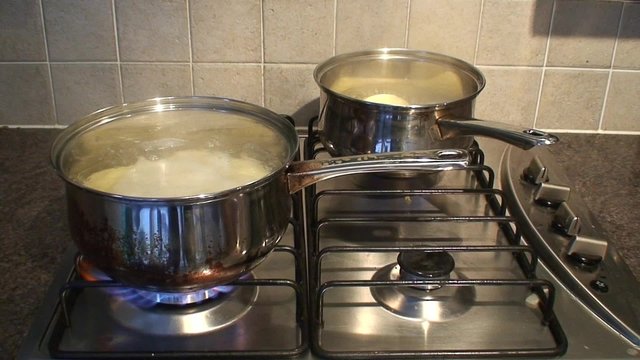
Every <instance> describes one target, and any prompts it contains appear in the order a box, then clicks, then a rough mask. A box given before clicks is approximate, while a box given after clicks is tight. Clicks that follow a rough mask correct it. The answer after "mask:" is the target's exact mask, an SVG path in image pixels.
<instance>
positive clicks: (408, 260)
mask: <svg viewBox="0 0 640 360" xmlns="http://www.w3.org/2000/svg"><path fill="white" fill-rule="evenodd" d="M454 266H455V262H454V260H453V257H452V256H451V255H450V254H449V253H447V252H429V251H407V252H401V253H400V254H399V255H398V263H397V264H389V265H387V266H385V267H383V268H381V269H380V270H378V271H377V272H376V273H375V274H374V275H373V278H372V280H374V281H389V280H390V281H411V280H447V279H453V280H457V279H466V278H465V277H464V276H462V275H461V274H459V273H457V272H456V271H454V270H453V268H454ZM371 294H372V295H373V298H374V299H375V300H376V301H377V302H378V303H379V304H380V305H382V307H384V308H385V309H387V310H388V311H390V312H392V313H393V314H395V315H398V316H401V317H404V318H409V319H412V320H419V321H425V320H426V321H430V322H445V321H448V320H452V319H455V318H457V317H459V316H461V315H463V314H464V313H466V312H467V311H468V310H469V309H471V307H472V306H473V305H474V303H475V298H476V292H475V288H473V287H471V286H461V287H457V286H443V285H440V284H433V285H431V284H429V285H416V286H382V287H372V288H371Z"/></svg>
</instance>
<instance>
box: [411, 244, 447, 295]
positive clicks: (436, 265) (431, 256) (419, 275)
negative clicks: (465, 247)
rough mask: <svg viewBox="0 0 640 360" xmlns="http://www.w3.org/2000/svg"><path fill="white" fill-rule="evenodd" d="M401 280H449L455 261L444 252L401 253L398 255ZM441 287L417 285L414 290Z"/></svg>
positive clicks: (439, 286)
mask: <svg viewBox="0 0 640 360" xmlns="http://www.w3.org/2000/svg"><path fill="white" fill-rule="evenodd" d="M398 265H399V266H400V279H401V280H429V279H431V280H435V279H441V280H445V279H449V275H450V274H451V272H452V271H453V268H454V267H455V261H454V260H453V256H451V255H450V254H449V253H448V252H446V251H437V252H432V251H403V252H401V253H400V254H399V255H398ZM441 287H442V285H438V284H434V285H419V286H414V288H418V289H422V290H426V291H431V290H436V289H439V288H441Z"/></svg>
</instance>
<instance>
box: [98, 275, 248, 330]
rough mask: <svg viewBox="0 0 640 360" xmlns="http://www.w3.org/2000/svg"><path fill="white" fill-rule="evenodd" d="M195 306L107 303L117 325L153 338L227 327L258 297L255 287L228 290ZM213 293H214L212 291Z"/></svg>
mask: <svg viewBox="0 0 640 360" xmlns="http://www.w3.org/2000/svg"><path fill="white" fill-rule="evenodd" d="M230 288H231V289H232V291H230V292H228V293H222V292H218V293H217V294H216V297H215V298H209V299H207V300H206V301H202V302H199V303H195V304H188V305H167V304H157V305H155V306H153V307H147V308H145V307H140V306H138V305H137V304H136V303H133V302H131V301H127V300H126V299H123V298H121V297H113V298H112V299H111V304H110V307H111V311H112V316H113V318H114V319H115V320H116V321H117V322H118V323H120V324H121V325H123V326H125V327H127V328H129V329H133V330H137V331H140V332H141V333H144V334H154V335H183V334H202V333H206V332H210V331H213V330H217V329H220V328H222V327H224V326H227V325H230V324H232V323H233V322H235V321H236V320H238V319H240V318H242V316H243V315H245V314H246V313H247V312H248V311H249V310H250V309H251V307H252V306H253V304H254V302H255V301H256V298H257V297H258V288H257V287H255V286H235V287H230ZM214 291H215V290H214Z"/></svg>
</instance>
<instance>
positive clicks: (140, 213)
mask: <svg viewBox="0 0 640 360" xmlns="http://www.w3.org/2000/svg"><path fill="white" fill-rule="evenodd" d="M218 152H219V153H218ZM210 153H215V154H217V155H216V156H219V157H221V158H224V159H227V160H228V159H236V160H233V161H232V162H231V163H230V164H229V163H223V162H221V163H212V165H210V166H209V165H207V166H205V168H199V167H189V166H190V165H189V164H188V163H189V162H190V161H192V160H193V159H195V157H196V155H195V154H200V155H198V156H202V154H210ZM297 153H298V137H297V134H296V132H295V128H294V127H293V125H291V124H290V123H289V122H288V121H287V120H286V119H285V118H283V117H282V116H280V115H277V114H275V113H273V112H271V111H269V110H267V109H264V108H262V107H259V106H256V105H251V104H247V103H244V102H239V101H234V100H230V99H223V98H209V97H206V98H205V97H186V98H158V99H152V100H147V101H143V102H139V103H134V104H127V105H122V106H115V107H112V108H108V109H105V110H101V111H99V112H96V113H94V114H91V115H89V116H88V117H86V118H85V119H83V120H81V121H80V122H77V123H75V124H73V125H71V126H70V127H68V128H67V129H65V130H64V131H63V132H62V133H61V134H60V135H59V136H58V138H57V139H56V141H55V142H54V144H53V146H52V152H51V160H52V163H53V166H54V168H55V169H56V171H57V172H58V173H59V175H60V176H61V177H62V178H63V179H64V180H65V184H66V195H67V202H68V217H69V225H70V231H71V235H72V238H73V240H74V242H75V243H76V245H77V247H78V249H79V251H80V252H81V253H82V254H83V256H84V257H85V258H86V259H87V260H88V261H89V262H90V263H92V264H93V265H95V266H96V267H98V268H99V269H100V270H102V271H103V272H105V273H106V274H108V275H110V276H111V277H113V278H114V279H116V280H118V281H120V282H122V283H124V284H126V285H129V286H133V287H138V288H145V289H150V290H162V291H187V290H195V289H200V288H206V287H212V286H215V285H218V284H224V283H228V282H230V281H232V280H234V279H237V278H238V277H240V276H241V275H243V274H245V273H246V272H248V271H250V270H251V269H252V268H253V267H255V266H256V265H257V264H259V263H260V261H262V260H263V259H264V257H265V256H266V255H267V254H268V253H269V252H270V251H271V250H272V249H273V248H274V247H275V245H276V244H277V243H278V241H279V239H280V238H281V236H282V235H283V233H284V232H285V230H286V228H287V224H288V220H289V217H290V214H291V196H290V194H292V193H294V192H296V191H298V190H300V189H301V188H303V187H304V186H307V185H310V184H313V183H315V182H317V181H320V180H323V179H327V178H330V177H334V176H340V175H346V174H351V173H355V172H358V173H359V172H376V171H382V170H387V171H388V170H392V169H398V170H427V171H437V170H444V169H450V168H462V167H465V166H466V165H467V164H468V161H469V155H468V153H467V152H466V151H464V150H433V151H422V152H414V153H403V154H399V153H394V154H385V155H384V156H352V157H345V158H332V159H329V160H312V161H301V162H294V161H293V159H294V157H295V156H296V154H297ZM185 154H186V155H185ZM172 158H174V159H180V160H179V161H178V162H177V163H169V162H168V160H167V159H172ZM207 159H208V158H207ZM248 159H254V160H255V161H257V163H258V164H260V166H262V165H264V166H268V170H267V171H266V173H265V174H264V175H263V176H260V177H259V178H257V179H254V180H251V181H248V182H247V183H237V184H235V185H232V186H231V187H228V188H226V189H224V188H223V189H221V188H220V186H221V185H220V184H221V183H223V182H224V181H227V180H228V179H224V178H220V177H217V176H215V175H216V174H217V173H223V167H224V168H225V169H229V168H230V169H233V170H237V171H238V172H242V171H245V170H246V169H242V167H243V166H245V165H242V164H244V163H246V162H247V161H249V160H248ZM165 160H167V161H165ZM210 160H211V159H208V160H207V161H210ZM185 163H186V164H185ZM140 164H142V165H144V166H142V165H140ZM138 165H140V166H138ZM145 169H153V171H150V172H148V173H145V171H146V170H145ZM172 169H174V170H175V169H187V170H183V171H182V172H181V173H179V174H175V173H171V171H172ZM200 170H202V171H200ZM263 170H264V169H263ZM200 172H203V173H206V174H208V175H207V176H210V184H211V188H210V189H217V190H211V191H208V190H207V189H209V187H208V186H209V179H205V181H204V182H203V181H202V178H201V174H199V173H200ZM123 174H125V175H123ZM212 174H213V175H212ZM165 175H166V176H165ZM127 176H129V177H132V178H133V179H134V180H135V181H134V182H133V185H135V186H136V191H137V192H132V193H128V191H129V190H127V188H126V187H124V188H118V187H117V186H116V185H117V184H119V183H120V182H122V181H123V180H122V179H125V178H126V177H127ZM176 179H177V182H176ZM171 181H173V183H171ZM198 182H199V184H196V183H198ZM89 184H90V185H89ZM96 184H101V185H100V186H112V187H98V185H96ZM167 184H170V186H167ZM140 185H142V186H140ZM196 185H198V186H200V187H199V188H197V187H196ZM203 185H204V186H205V187H204V188H202V186H203ZM105 189H106V190H105ZM109 189H118V190H113V191H110V190H109ZM131 191H133V190H131Z"/></svg>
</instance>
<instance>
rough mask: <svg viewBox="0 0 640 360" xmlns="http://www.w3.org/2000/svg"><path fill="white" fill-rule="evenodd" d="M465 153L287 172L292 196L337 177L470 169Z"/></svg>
mask: <svg viewBox="0 0 640 360" xmlns="http://www.w3.org/2000/svg"><path fill="white" fill-rule="evenodd" d="M469 162H470V155H469V153H468V152H467V151H466V150H460V149H441V150H420V151H407V152H390V153H384V154H375V155H372V154H365V155H353V156H342V157H334V158H330V159H317V160H307V161H298V162H293V163H291V164H290V165H289V167H288V169H287V178H288V182H289V192H290V193H292V194H293V193H295V192H297V191H299V190H301V189H303V188H305V187H307V186H309V185H313V184H315V183H317V182H319V181H322V180H326V179H330V178H334V177H337V176H344V175H351V174H360V173H371V172H384V171H396V170H403V171H405V170H411V171H440V170H451V169H464V168H466V167H468V166H469Z"/></svg>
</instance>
